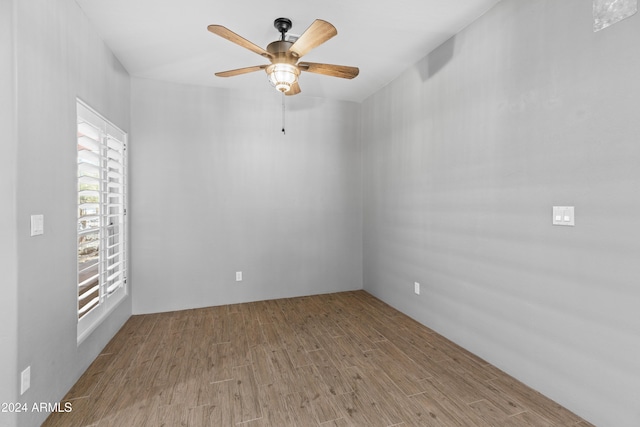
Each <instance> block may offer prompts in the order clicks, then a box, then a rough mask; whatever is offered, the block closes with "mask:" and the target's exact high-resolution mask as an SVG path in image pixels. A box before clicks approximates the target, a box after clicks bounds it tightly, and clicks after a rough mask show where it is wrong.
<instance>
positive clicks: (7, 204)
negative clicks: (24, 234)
mask: <svg viewBox="0 0 640 427" xmlns="http://www.w3.org/2000/svg"><path fill="white" fill-rule="evenodd" d="M13 11H14V5H13V0H0V93H1V94H2V95H1V96H0V129H2V137H1V138H2V142H1V143H0V272H2V276H1V278H0V289H2V298H0V343H2V345H1V346H0V347H2V350H0V402H15V401H16V400H17V396H18V392H17V384H18V382H17V381H18V380H17V372H18V368H17V357H18V351H17V345H18V254H17V232H16V181H17V165H16V159H17V150H18V141H17V138H16V111H15V109H16V103H15V96H14V95H15V87H14V84H15V77H16V76H15V55H14V54H15V51H14V44H15V39H14V25H13ZM16 420H17V417H16V414H15V413H8V412H0V426H3V427H4V426H6V427H8V426H12V425H15V424H16Z"/></svg>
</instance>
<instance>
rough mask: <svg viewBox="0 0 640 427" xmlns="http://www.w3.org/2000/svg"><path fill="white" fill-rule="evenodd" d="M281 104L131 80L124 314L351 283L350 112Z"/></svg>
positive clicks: (355, 149) (356, 153)
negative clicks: (128, 302) (128, 299)
mask: <svg viewBox="0 0 640 427" xmlns="http://www.w3.org/2000/svg"><path fill="white" fill-rule="evenodd" d="M286 104H287V105H286V110H287V111H286V135H283V134H282V133H281V131H280V129H281V120H282V116H281V108H282V107H281V95H279V94H278V93H277V92H276V91H274V90H273V89H272V88H270V87H268V85H266V84H265V90H264V91H263V92H260V93H253V92H242V91H234V92H230V91H228V90H223V89H215V88H206V87H197V86H186V85H179V84H169V83H163V82H159V81H152V80H144V79H135V78H134V79H133V80H132V122H131V123H132V132H131V136H132V140H133V143H132V144H131V150H130V155H131V163H132V165H133V167H132V168H131V219H132V221H131V231H132V232H131V239H132V258H131V264H132V267H133V269H132V276H131V277H132V281H133V283H134V294H133V310H134V313H149V312H159V311H169V310H178V309H187V308H194V307H203V306H212V305H221V304H229V303H235V302H245V301H252V300H263V299H273V298H280V297H291V296H299V295H309V294H318V293H326V292H335V291H343V290H351V289H360V288H361V287H362V215H361V207H362V204H361V198H362V196H361V194H362V188H361V167H360V164H361V151H360V143H359V133H358V132H359V129H360V124H359V104H356V103H351V102H335V101H326V100H320V99H314V98H304V97H302V96H298V97H291V98H287V99H286ZM236 271H242V272H243V276H244V277H243V281H242V282H235V272H236Z"/></svg>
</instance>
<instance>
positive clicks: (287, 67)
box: [266, 63, 300, 92]
mask: <svg viewBox="0 0 640 427" xmlns="http://www.w3.org/2000/svg"><path fill="white" fill-rule="evenodd" d="M266 71H267V74H268V76H269V81H270V82H271V84H272V85H273V86H274V87H275V88H276V90H277V91H279V92H289V89H291V86H293V84H294V83H296V82H297V81H298V75H300V70H299V69H298V67H296V66H295V65H291V64H282V63H280V64H271V65H270V66H268V67H267V69H266Z"/></svg>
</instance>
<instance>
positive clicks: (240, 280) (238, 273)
mask: <svg viewBox="0 0 640 427" xmlns="http://www.w3.org/2000/svg"><path fill="white" fill-rule="evenodd" d="M236 282H242V271H236Z"/></svg>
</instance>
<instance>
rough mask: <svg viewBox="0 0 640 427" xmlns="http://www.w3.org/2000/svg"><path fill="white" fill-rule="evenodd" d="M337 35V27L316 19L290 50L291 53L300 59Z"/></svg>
mask: <svg viewBox="0 0 640 427" xmlns="http://www.w3.org/2000/svg"><path fill="white" fill-rule="evenodd" d="M336 34H338V30H336V27H334V26H333V25H331V24H330V23H328V22H327V21H323V20H322V19H316V20H315V21H313V24H311V26H310V27H309V28H307V29H306V30H305V31H304V33H302V35H301V36H300V38H299V39H298V40H296V42H295V43H294V44H293V45H292V46H291V47H290V48H289V52H290V53H291V54H293V56H295V57H298V58H300V57H302V56H303V55H306V54H307V53H308V52H309V51H310V50H311V49H313V48H315V47H318V46H320V45H321V44H322V43H324V42H326V41H327V40H329V39H330V38H331V37H333V36H335V35H336Z"/></svg>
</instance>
